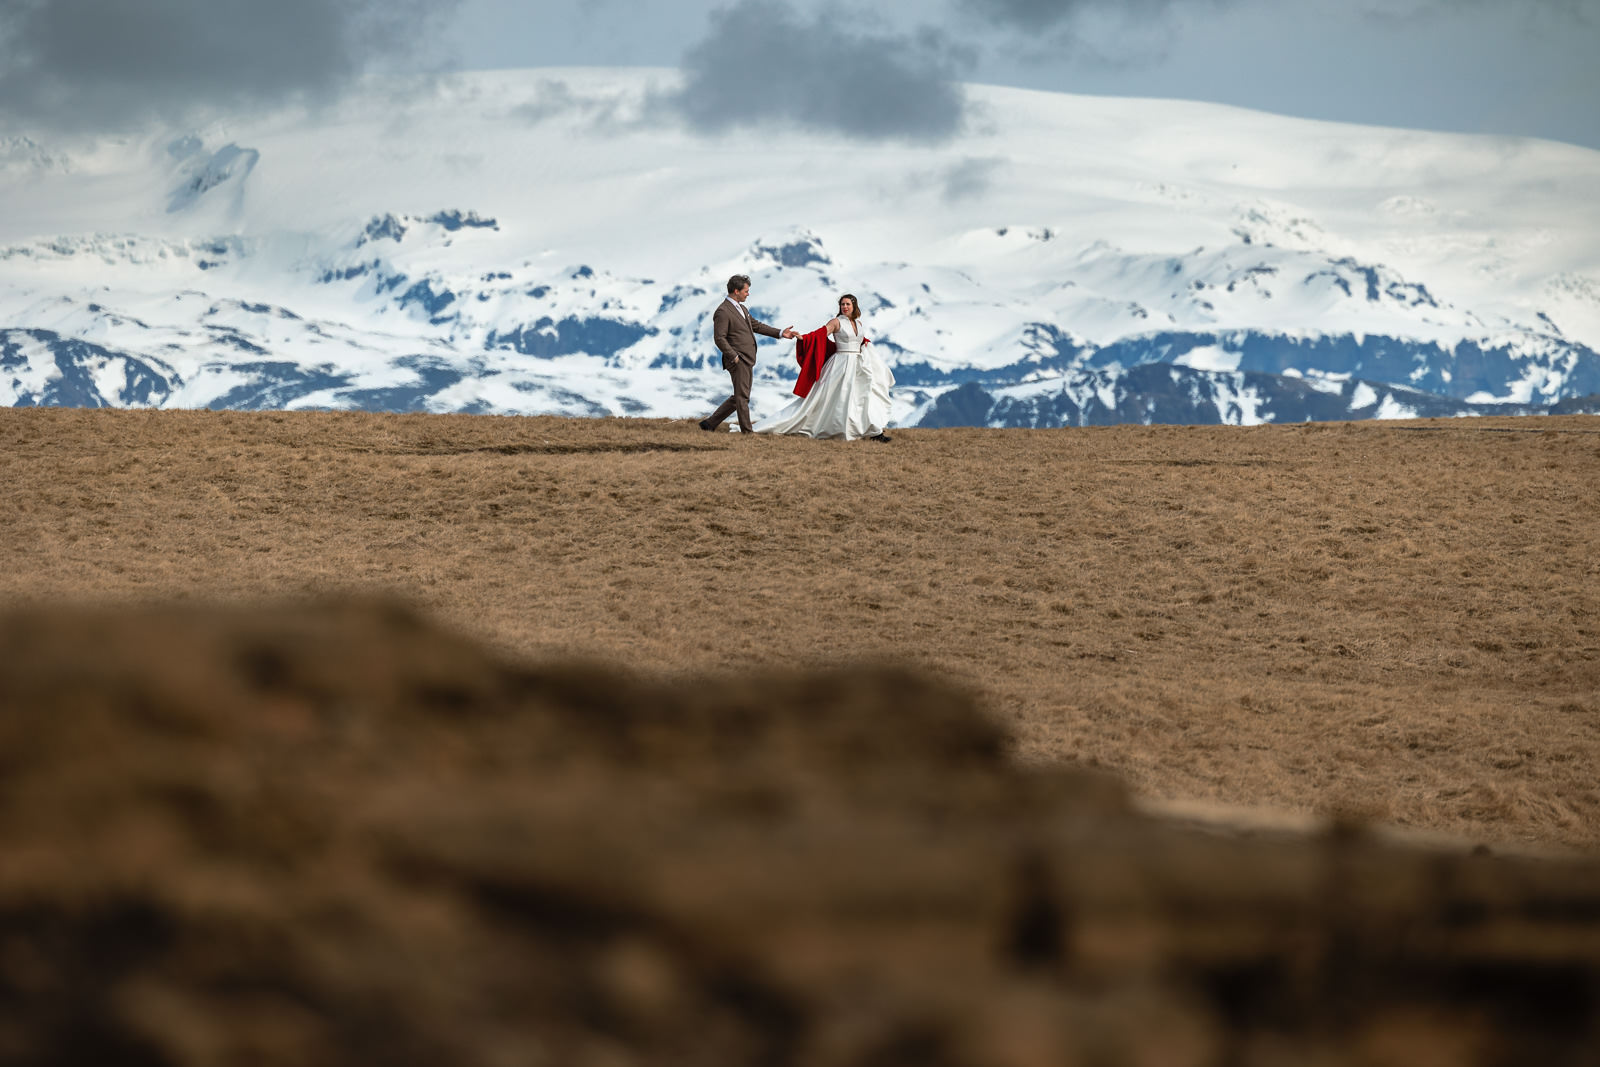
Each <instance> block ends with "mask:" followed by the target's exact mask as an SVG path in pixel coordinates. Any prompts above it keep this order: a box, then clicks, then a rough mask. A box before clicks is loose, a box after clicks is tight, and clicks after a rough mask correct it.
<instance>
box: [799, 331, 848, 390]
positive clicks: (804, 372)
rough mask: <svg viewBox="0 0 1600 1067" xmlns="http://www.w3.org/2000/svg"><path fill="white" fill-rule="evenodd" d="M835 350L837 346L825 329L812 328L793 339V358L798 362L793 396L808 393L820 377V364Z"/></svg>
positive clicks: (826, 360)
mask: <svg viewBox="0 0 1600 1067" xmlns="http://www.w3.org/2000/svg"><path fill="white" fill-rule="evenodd" d="M836 351H838V349H837V347H836V346H835V345H834V343H833V342H832V341H830V340H828V331H827V330H826V329H817V330H812V331H811V332H810V333H806V334H801V335H800V336H799V337H798V338H796V339H795V342H794V358H795V359H796V360H797V361H798V362H799V364H800V379H799V380H798V381H796V382H795V383H794V395H795V396H807V395H809V394H810V392H811V387H812V386H813V385H816V384H817V379H818V378H820V377H822V365H823V364H824V363H826V362H828V357H829V356H831V355H833V354H834V352H836Z"/></svg>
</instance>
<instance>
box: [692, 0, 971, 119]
mask: <svg viewBox="0 0 1600 1067" xmlns="http://www.w3.org/2000/svg"><path fill="white" fill-rule="evenodd" d="M971 61H972V56H971V55H970V54H969V53H967V52H965V51H963V50H962V49H960V48H957V47H955V46H954V45H953V44H952V43H951V42H950V40H949V39H947V38H946V37H944V36H943V35H942V34H940V33H938V32H937V31H933V30H923V31H919V32H916V33H912V34H907V35H902V36H873V35H871V34H864V33H860V32H858V31H856V30H855V29H854V28H853V27H852V28H850V29H849V32H846V25H845V23H844V22H843V21H841V19H840V18H836V17H832V16H829V15H828V14H826V13H823V14H819V15H816V16H814V17H813V18H811V19H810V20H803V19H802V18H801V17H800V16H799V15H797V14H796V12H795V10H794V9H793V8H792V7H790V6H789V5H788V4H787V3H781V2H778V0H743V2H741V3H739V4H738V5H737V6H734V7H731V8H725V9H723V10H720V11H717V12H714V13H713V14H712V16H711V27H710V33H709V34H708V35H707V36H706V37H705V38H704V39H703V40H701V41H700V42H699V43H698V44H695V45H694V46H693V47H691V48H690V49H689V51H688V53H687V54H686V55H685V57H684V61H683V73H684V87H683V89H682V91H681V92H680V93H678V94H676V95H674V96H673V97H671V98H669V103H670V104H671V106H672V107H674V108H675V109H676V110H677V111H678V112H680V113H681V114H682V115H683V117H684V118H685V119H687V120H688V122H689V124H690V126H691V127H693V128H695V129H698V130H701V131H704V132H708V133H711V132H722V131H725V130H728V129H731V128H735V127H749V128H757V129H759V128H764V127H772V126H798V127H800V128H803V129H810V130H817V131H823V132H829V133H841V134H845V135H846V136H849V137H857V138H862V139H875V138H891V139H901V140H910V141H944V140H948V139H949V138H951V137H953V136H955V135H956V134H957V133H959V132H960V131H961V129H962V127H963V126H964V124H965V122H966V118H967V101H966V96H965V94H964V93H963V91H962V89H961V87H960V86H959V85H958V84H956V83H955V81H954V80H953V78H954V77H955V75H956V73H957V72H958V71H959V70H961V69H963V68H964V67H966V66H968V65H970V63H971Z"/></svg>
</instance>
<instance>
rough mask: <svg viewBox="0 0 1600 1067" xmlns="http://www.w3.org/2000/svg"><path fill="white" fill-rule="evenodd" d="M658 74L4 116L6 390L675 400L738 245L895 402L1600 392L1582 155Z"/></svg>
mask: <svg viewBox="0 0 1600 1067" xmlns="http://www.w3.org/2000/svg"><path fill="white" fill-rule="evenodd" d="M673 77H674V75H673V74H672V73H671V72H668V71H639V70H542V71H518V72H495V73H485V74H476V75H468V76H462V77H459V78H455V79H452V80H449V81H445V82H439V83H431V84H429V85H427V86H424V87H418V86H416V85H397V84H383V83H373V84H370V85H369V86H368V87H367V88H366V89H365V90H364V91H363V92H362V93H360V94H358V95H356V96H354V97H351V98H350V99H348V100H347V101H345V102H344V103H343V104H341V105H339V106H338V107H337V108H333V109H329V110H326V111H323V112H319V113H316V114H313V115H311V116H307V115H305V114H287V113H285V114H282V115H279V116H276V117H270V118H261V119H258V120H252V121H250V122H248V123H245V122H240V123H239V124H237V125H233V126H228V127H217V128H213V129H206V130H198V131H182V132H171V131H168V132H165V133H161V134H151V135H148V136H144V137H130V138H123V139H116V140H111V139H100V140H94V141H87V140H82V141H80V140H71V139H61V138H57V139H51V138H48V137H46V136H45V135H43V134H38V133H36V134H33V135H30V136H14V137H11V138H10V139H4V140H0V205H3V207H0V404H10V405H20V404H70V405H83V406H99V405H115V406H154V407H235V408H262V407H333V408H364V409H372V410H431V411H473V412H508V413H509V412H523V413H533V412H547V413H566V414H580V415H602V414H618V415H649V416H669V417H685V418H686V417H698V416H700V415H702V414H704V412H705V411H707V410H709V409H710V407H711V406H712V405H714V404H715V403H716V402H717V401H718V400H720V399H721V397H722V396H724V395H725V394H726V389H727V380H726V376H725V375H724V374H723V373H722V372H721V370H720V369H719V367H720V364H719V362H718V360H717V359H716V358H715V350H714V348H713V346H712V344H711V340H710V336H709V330H710V311H711V309H712V308H713V307H714V306H715V304H716V302H717V301H718V300H720V299H721V296H722V293H723V289H724V282H725V280H726V278H727V276H728V275H730V274H732V273H735V272H744V273H749V274H751V275H752V276H753V278H754V292H753V294H752V299H751V304H752V308H753V310H754V312H755V314H757V315H758V316H759V317H761V318H764V319H766V320H768V321H770V322H773V323H775V324H778V325H788V324H794V325H796V326H799V327H801V328H803V329H810V328H813V327H815V326H817V325H819V324H821V323H822V322H823V321H824V320H825V319H827V318H828V316H829V315H830V314H831V312H832V309H833V307H834V304H835V301H836V299H837V296H838V294H839V293H841V292H845V291H850V292H854V293H856V294H858V295H859V296H860V298H861V300H862V305H863V308H864V310H865V311H866V315H867V321H868V328H869V334H870V335H871V336H873V337H874V338H875V339H876V340H877V341H878V342H879V343H880V344H881V345H882V346H883V348H882V351H884V352H885V354H886V356H887V357H888V358H889V360H890V363H891V364H892V365H893V366H894V367H895V371H896V375H897V378H898V387H897V389H896V404H897V411H896V415H897V419H896V421H897V422H898V423H900V424H902V425H908V424H919V423H920V424H926V425H959V424H990V425H1028V426H1045V425H1062V424H1073V425H1076V424H1103V423H1109V422H1184V423H1204V422H1229V423H1245V424H1248V423H1257V422H1272V421H1280V422H1281V421H1299V420H1303V419H1308V418H1309V419H1319V420H1321V419H1349V418H1386V417H1406V416H1413V415H1448V414H1461V413H1471V412H1475V411H1491V410H1492V411H1519V412H1521V411H1544V410H1594V409H1597V408H1600V401H1597V400H1596V399H1595V394H1600V354H1597V350H1600V153H1597V152H1594V151H1590V150H1586V149H1580V148H1575V147H1570V146H1566V145H1560V144H1554V143H1550V142H1541V141H1530V140H1511V139H1505V138H1491V137H1468V136H1459V135H1444V134H1429V133H1416V132H1406V131H1396V130H1385V129H1374V128H1367V127H1355V126H1345V125H1337V124H1329V123H1317V122H1308V121H1303V120H1293V119H1284V118H1278V117H1273V116H1268V115H1263V114H1257V113H1253V112H1247V111H1240V110H1237V109H1232V108H1225V107H1219V106H1213V105H1202V104H1193V103H1181V102H1173V101H1153V100H1119V99H1106V98H1090V97H1077V96H1066V95H1061V94H1050V93H1035V92H1026V91H1022V90H1011V89H998V88H992V87H981V86H972V87H969V88H968V90H967V91H968V93H969V94H970V96H971V97H972V99H973V100H974V101H975V102H976V103H977V105H978V110H979V113H980V114H981V116H982V117H981V119H980V120H979V122H978V123H977V127H976V128H974V129H972V130H969V131H968V132H967V134H966V135H964V136H962V137H961V138H958V139H956V140H954V141H952V142H950V143H948V144H945V145H940V146H928V145H905V144H893V143H885V144H868V143H862V142H859V141H848V140H842V139H830V138H827V137H824V136H820V135H816V134H796V133H793V132H791V131H787V130H773V131H770V132H767V133H755V134H752V133H748V132H746V133H738V134H730V135H728V136H725V137H705V136H702V135H699V134H695V133H692V132H690V131H688V130H686V129H685V128H684V127H683V125H682V124H681V123H680V122H679V121H677V120H676V119H675V118H674V115H673V112H672V109H671V107H670V105H669V104H668V103H667V102H666V101H667V100H668V99H669V98H668V96H667V94H668V93H669V92H670V90H671V88H672V85H673ZM793 378H794V364H793V362H792V360H791V358H790V349H789V346H788V345H787V344H783V345H778V344H774V345H771V346H767V347H764V348H763V355H762V360H761V363H760V364H759V366H758V380H757V387H756V394H755V398H754V403H755V408H756V413H757V417H758V418H759V416H760V414H761V412H762V411H764V410H765V411H771V410H773V409H774V408H775V407H777V406H778V405H779V404H781V403H782V401H783V399H784V397H785V396H786V395H787V393H788V388H789V385H790V384H792V382H793Z"/></svg>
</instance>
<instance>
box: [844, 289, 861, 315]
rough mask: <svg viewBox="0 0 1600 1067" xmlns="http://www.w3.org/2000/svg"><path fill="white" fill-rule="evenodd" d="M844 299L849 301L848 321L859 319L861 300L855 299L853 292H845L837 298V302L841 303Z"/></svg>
mask: <svg viewBox="0 0 1600 1067" xmlns="http://www.w3.org/2000/svg"><path fill="white" fill-rule="evenodd" d="M846 300H848V301H850V321H851V322H859V321H860V319H861V301H859V300H857V299H856V295H855V294H854V293H845V294H844V295H843V296H841V297H840V298H839V303H841V304H842V303H844V302H845V301H846Z"/></svg>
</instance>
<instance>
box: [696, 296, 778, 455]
mask: <svg viewBox="0 0 1600 1067" xmlns="http://www.w3.org/2000/svg"><path fill="white" fill-rule="evenodd" d="M749 296H750V278H749V276H748V275H744V274H735V275H734V276H733V277H731V278H729V279H728V298H727V299H726V300H724V301H723V302H722V303H720V304H718V305H717V310H716V312H715V314H713V315H712V316H711V337H712V339H713V340H714V341H716V343H717V349H718V351H720V352H721V353H722V369H723V370H725V371H727V372H728V373H729V374H731V375H732V376H733V395H732V396H730V397H729V398H728V399H726V400H724V401H723V402H722V406H721V407H719V408H717V410H715V411H713V412H712V413H711V416H710V417H709V418H705V419H701V420H700V428H701V429H702V430H715V429H716V428H717V427H718V426H721V425H722V421H723V420H724V419H726V418H727V417H728V416H729V415H731V414H733V413H734V412H735V411H737V412H738V413H739V431H740V432H741V433H750V432H751V429H752V427H751V425H750V381H751V379H752V378H753V377H754V376H755V366H756V334H758V333H759V334H765V335H766V336H768V337H798V336H800V335H799V334H798V333H797V332H796V331H795V329H794V327H792V326H789V327H785V328H784V329H783V330H782V331H781V332H780V331H779V330H778V328H777V327H775V326H768V325H767V324H766V323H764V322H760V321H757V320H756V319H755V318H753V317H752V316H751V314H750V312H749V311H747V310H745V306H744V302H745V300H746V299H748V298H749Z"/></svg>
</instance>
